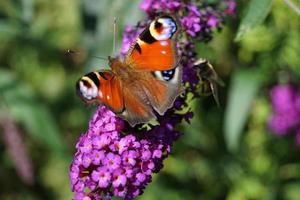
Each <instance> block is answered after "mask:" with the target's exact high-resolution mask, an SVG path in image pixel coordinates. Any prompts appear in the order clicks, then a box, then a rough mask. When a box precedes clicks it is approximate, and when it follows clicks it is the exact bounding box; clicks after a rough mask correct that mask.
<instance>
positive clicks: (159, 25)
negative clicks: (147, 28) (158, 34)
mask: <svg viewBox="0 0 300 200" xmlns="http://www.w3.org/2000/svg"><path fill="white" fill-rule="evenodd" d="M161 26H162V23H160V22H158V21H156V22H155V23H154V28H155V29H159V28H160V27H161Z"/></svg>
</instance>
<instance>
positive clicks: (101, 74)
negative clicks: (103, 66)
mask: <svg viewBox="0 0 300 200" xmlns="http://www.w3.org/2000/svg"><path fill="white" fill-rule="evenodd" d="M98 73H99V75H100V76H101V77H102V78H103V79H105V80H108V79H107V77H105V74H104V73H103V72H98Z"/></svg>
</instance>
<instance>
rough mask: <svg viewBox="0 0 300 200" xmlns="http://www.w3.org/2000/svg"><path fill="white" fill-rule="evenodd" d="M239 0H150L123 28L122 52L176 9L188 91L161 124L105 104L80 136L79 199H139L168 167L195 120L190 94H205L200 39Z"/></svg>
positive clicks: (75, 167)
mask: <svg viewBox="0 0 300 200" xmlns="http://www.w3.org/2000/svg"><path fill="white" fill-rule="evenodd" d="M235 6H236V3H235V1H233V0H229V1H220V3H215V4H205V3H195V2H194V1H180V0H174V1H171V0H144V1H142V2H141V4H140V8H141V9H142V10H143V11H145V13H146V17H145V19H144V20H142V21H140V22H139V23H138V25H137V26H135V27H131V26H127V27H126V28H125V30H124V33H123V42H122V48H121V55H123V56H124V54H126V53H127V51H128V49H129V47H130V45H131V44H132V43H133V41H134V40H135V39H136V37H137V36H138V34H139V33H140V32H141V31H142V30H143V29H144V28H145V26H146V25H147V24H149V22H150V21H151V20H153V19H154V18H155V17H156V16H158V15H160V14H161V13H169V14H172V13H176V17H177V18H178V20H179V21H180V23H181V26H182V34H181V36H180V38H179V41H178V44H177V49H178V54H179V58H180V64H181V65H182V66H183V85H184V86H185V87H184V88H185V92H184V93H183V94H182V95H180V96H179V97H178V98H177V99H176V100H175V102H174V105H173V107H172V108H171V109H169V110H167V111H166V113H165V114H164V115H163V116H160V115H157V123H158V125H154V124H148V125H147V126H143V125H138V126H135V127H134V128H132V127H130V126H129V125H128V123H127V122H126V121H123V120H122V119H120V118H118V117H117V116H116V115H115V114H114V113H113V112H111V111H110V110H109V109H108V108H105V107H103V106H102V107H99V108H98V109H97V111H96V112H95V114H94V116H93V117H92V119H91V120H90V123H89V127H88V130H87V131H86V133H83V134H82V135H81V136H80V138H79V141H78V142H77V145H76V149H77V152H76V154H75V156H74V158H73V162H72V164H71V166H70V179H71V188H72V191H73V192H74V199H75V200H82V199H84V200H92V199H95V200H98V199H111V198H112V197H113V196H116V197H121V198H123V199H126V200H130V199H135V198H136V197H137V196H139V195H141V194H142V193H143V190H144V189H145V187H146V186H147V185H148V184H149V183H150V182H151V177H152V174H153V173H158V172H159V171H160V170H161V169H162V167H163V160H164V159H166V158H167V157H168V155H169V154H170V152H171V150H172V145H173V143H174V141H176V140H177V139H178V138H179V137H180V136H181V135H182V133H180V132H178V131H177V130H176V126H177V125H178V124H180V123H182V122H183V121H186V122H188V123H189V122H190V120H191V119H192V117H193V112H192V110H191V109H190V108H189V107H188V104H187V94H188V93H190V94H192V95H193V96H194V97H199V92H198V90H197V86H198V85H199V81H200V79H201V77H200V74H199V69H197V66H195V64H194V63H195V61H196V60H197V59H198V58H197V54H196V52H195V45H194V44H195V42H207V41H209V40H210V39H211V38H212V34H213V32H214V30H220V29H221V27H222V24H223V22H224V17H225V16H226V15H232V14H234V12H235Z"/></svg>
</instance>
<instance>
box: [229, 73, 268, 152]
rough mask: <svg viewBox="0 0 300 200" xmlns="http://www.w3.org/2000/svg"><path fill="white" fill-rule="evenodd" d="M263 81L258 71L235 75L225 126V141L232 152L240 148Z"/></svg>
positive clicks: (231, 86) (230, 91)
mask: <svg viewBox="0 0 300 200" xmlns="http://www.w3.org/2000/svg"><path fill="white" fill-rule="evenodd" d="M261 80H262V79H261V75H260V73H258V71H257V70H256V71H255V70H237V71H236V72H235V73H234V74H233V78H232V81H231V85H230V90H229V99H228V103H227V107H226V111H225V125H224V133H225V141H226V144H227V148H228V149H229V150H230V151H231V152H234V151H236V150H237V148H238V144H239V139H240V136H241V133H242V130H243V128H244V125H245V122H246V120H247V117H248V114H249V109H250V106H251V103H252V101H253V99H254V98H255V96H256V93H257V91H258V89H259V87H260V85H261Z"/></svg>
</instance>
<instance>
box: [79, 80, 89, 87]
mask: <svg viewBox="0 0 300 200" xmlns="http://www.w3.org/2000/svg"><path fill="white" fill-rule="evenodd" d="M81 81H82V83H83V85H84V86H85V87H87V88H90V87H91V84H90V83H89V82H88V81H87V80H84V79H82V80H81ZM78 85H79V81H78Z"/></svg>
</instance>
